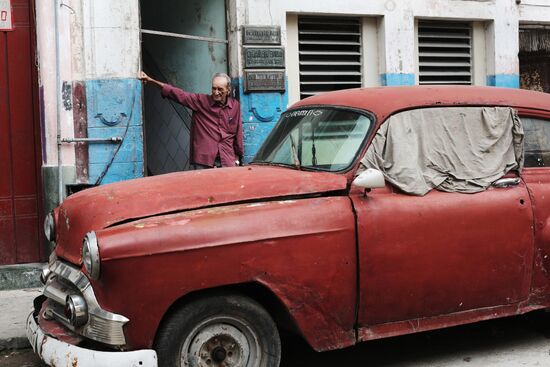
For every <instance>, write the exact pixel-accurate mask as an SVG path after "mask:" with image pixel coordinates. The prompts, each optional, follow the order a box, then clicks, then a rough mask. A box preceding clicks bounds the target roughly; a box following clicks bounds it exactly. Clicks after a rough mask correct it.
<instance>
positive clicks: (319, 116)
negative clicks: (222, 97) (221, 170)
mask: <svg viewBox="0 0 550 367" xmlns="http://www.w3.org/2000/svg"><path fill="white" fill-rule="evenodd" d="M371 125H372V119H371V118H370V117H368V116H366V115H363V114H361V113H359V112H356V111H353V110H346V109H338V108H321V107H318V108H308V109H302V110H293V111H289V112H287V113H285V114H283V115H282V116H281V119H280V120H279V123H278V124H277V126H276V127H275V128H274V129H273V132H272V133H271V134H270V135H269V137H268V138H267V139H266V141H265V143H264V145H263V146H262V148H260V150H259V151H258V153H257V154H256V157H255V158H254V160H253V163H273V164H284V165H293V166H296V167H301V168H308V169H317V170H325V171H332V172H335V171H342V170H345V169H346V168H348V167H349V166H350V165H351V163H352V162H353V161H354V160H355V157H356V156H357V154H358V152H359V150H360V148H361V145H362V144H363V141H364V140H365V137H366V136H367V133H368V132H369V130H370V127H371Z"/></svg>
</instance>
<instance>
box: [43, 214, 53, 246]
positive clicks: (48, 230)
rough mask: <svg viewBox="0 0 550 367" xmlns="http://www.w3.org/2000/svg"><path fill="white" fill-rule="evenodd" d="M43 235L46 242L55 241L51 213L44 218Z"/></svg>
mask: <svg viewBox="0 0 550 367" xmlns="http://www.w3.org/2000/svg"><path fill="white" fill-rule="evenodd" d="M44 235H45V236H46V238H47V239H48V241H55V220H54V217H53V213H52V212H50V213H48V215H46V218H44Z"/></svg>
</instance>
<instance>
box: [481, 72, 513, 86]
mask: <svg viewBox="0 0 550 367" xmlns="http://www.w3.org/2000/svg"><path fill="white" fill-rule="evenodd" d="M487 85H489V86H491V87H505V88H519V75H518V74H496V75H488V76H487Z"/></svg>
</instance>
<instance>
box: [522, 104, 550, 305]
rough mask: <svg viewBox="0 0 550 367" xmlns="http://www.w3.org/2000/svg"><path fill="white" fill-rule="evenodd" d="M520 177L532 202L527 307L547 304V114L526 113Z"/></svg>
mask: <svg viewBox="0 0 550 367" xmlns="http://www.w3.org/2000/svg"><path fill="white" fill-rule="evenodd" d="M521 120H522V123H523V129H524V133H525V167H524V169H523V171H522V177H523V180H524V181H525V183H526V185H527V187H528V189H529V193H530V195H531V200H532V202H533V213H534V222H535V223H534V228H535V259H534V266H533V281H532V284H531V295H530V304H535V305H548V304H550V275H549V274H550V228H549V224H550V112H546V114H543V111H540V110H539V111H526V114H525V115H524V116H522V117H521Z"/></svg>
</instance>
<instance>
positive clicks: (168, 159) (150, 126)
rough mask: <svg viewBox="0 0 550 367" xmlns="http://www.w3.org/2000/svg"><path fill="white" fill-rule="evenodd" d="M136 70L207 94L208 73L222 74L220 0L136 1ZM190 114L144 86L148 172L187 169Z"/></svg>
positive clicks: (223, 41) (223, 32)
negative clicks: (139, 50)
mask: <svg viewBox="0 0 550 367" xmlns="http://www.w3.org/2000/svg"><path fill="white" fill-rule="evenodd" d="M140 6H141V23H142V24H141V27H142V62H143V65H142V68H143V70H144V71H145V72H146V73H147V74H148V75H149V76H151V77H152V78H154V79H157V80H159V81H162V82H164V83H170V84H172V85H174V86H176V87H179V88H182V89H184V90H186V91H189V92H195V93H207V94H209V93H210V79H211V77H212V75H213V74H214V73H217V72H222V73H227V41H226V38H227V29H226V5H225V0H191V1H165V2H162V4H160V3H159V2H157V1H154V0H140ZM191 112H192V111H190V110H189V109H187V108H185V107H183V106H181V105H179V104H177V103H174V102H172V101H170V100H168V99H163V98H162V97H161V94H160V92H159V90H158V89H157V88H155V87H153V86H146V87H145V88H144V129H145V139H144V140H145V150H146V162H147V163H146V165H147V166H146V168H147V171H146V172H147V174H148V175H158V174H162V173H169V172H175V171H183V170H188V169H189V166H190V165H189V145H190V134H189V133H190V128H191Z"/></svg>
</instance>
